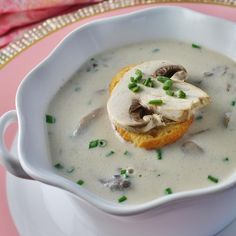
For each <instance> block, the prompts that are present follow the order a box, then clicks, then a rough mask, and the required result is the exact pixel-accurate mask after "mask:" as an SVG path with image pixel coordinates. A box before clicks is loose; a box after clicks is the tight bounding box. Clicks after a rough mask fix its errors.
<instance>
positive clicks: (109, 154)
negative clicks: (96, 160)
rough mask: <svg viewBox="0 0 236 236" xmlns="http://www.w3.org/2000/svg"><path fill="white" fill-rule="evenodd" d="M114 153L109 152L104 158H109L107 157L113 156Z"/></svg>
mask: <svg viewBox="0 0 236 236" xmlns="http://www.w3.org/2000/svg"><path fill="white" fill-rule="evenodd" d="M114 153H115V152H114V151H110V152H108V153H107V154H106V157H109V156H111V155H113V154H114Z"/></svg>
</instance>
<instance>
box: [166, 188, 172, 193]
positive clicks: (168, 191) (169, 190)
mask: <svg viewBox="0 0 236 236" xmlns="http://www.w3.org/2000/svg"><path fill="white" fill-rule="evenodd" d="M165 193H166V194H172V193H173V191H172V189H171V188H166V189H165Z"/></svg>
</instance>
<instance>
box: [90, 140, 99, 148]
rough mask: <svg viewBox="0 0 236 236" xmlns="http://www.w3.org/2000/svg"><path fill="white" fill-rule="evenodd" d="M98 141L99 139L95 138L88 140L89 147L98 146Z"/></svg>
mask: <svg viewBox="0 0 236 236" xmlns="http://www.w3.org/2000/svg"><path fill="white" fill-rule="evenodd" d="M98 143H99V140H98V139H96V140H92V141H90V142H89V148H95V147H97V146H98Z"/></svg>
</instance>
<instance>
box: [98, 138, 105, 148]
mask: <svg viewBox="0 0 236 236" xmlns="http://www.w3.org/2000/svg"><path fill="white" fill-rule="evenodd" d="M106 145H107V141H106V140H105V139H101V140H99V141H98V146H99V147H105V146H106Z"/></svg>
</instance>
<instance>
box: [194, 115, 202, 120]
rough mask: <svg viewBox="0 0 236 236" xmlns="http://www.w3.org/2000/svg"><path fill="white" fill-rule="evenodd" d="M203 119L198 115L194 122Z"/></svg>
mask: <svg viewBox="0 0 236 236" xmlns="http://www.w3.org/2000/svg"><path fill="white" fill-rule="evenodd" d="M202 119H203V116H202V115H199V116H197V117H196V118H195V120H202Z"/></svg>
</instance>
